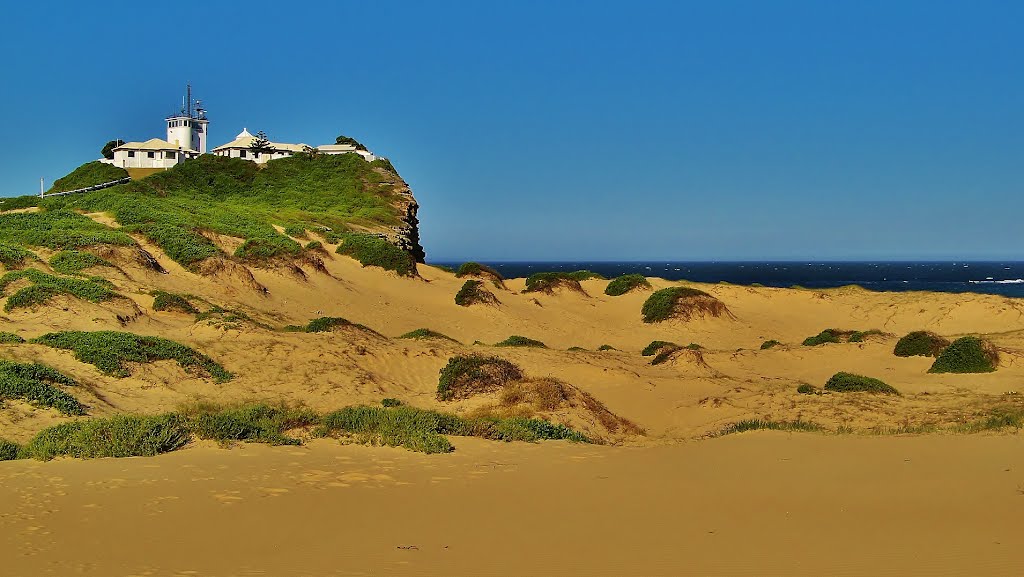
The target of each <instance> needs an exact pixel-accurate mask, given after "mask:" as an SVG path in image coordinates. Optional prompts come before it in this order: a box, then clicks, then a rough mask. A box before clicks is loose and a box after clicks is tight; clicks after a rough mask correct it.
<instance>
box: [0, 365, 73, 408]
mask: <svg viewBox="0 0 1024 577" xmlns="http://www.w3.org/2000/svg"><path fill="white" fill-rule="evenodd" d="M76 384H77V383H75V381H74V379H72V378H71V377H68V376H65V375H64V374H62V373H60V372H58V371H56V370H54V369H51V368H50V367H47V366H44V365H38V364H22V363H14V362H10V361H0V399H18V400H22V401H26V402H28V403H32V404H33V405H36V406H40V407H49V408H53V409H57V410H58V411H60V412H61V414H64V415H70V416H74V415H84V414H85V407H83V406H82V404H81V403H79V402H78V399H76V398H74V397H73V396H71V395H69V394H67V393H65V392H64V391H62V390H61V389H60V388H59V387H58V386H57V385H63V386H66V387H73V386H75V385H76Z"/></svg>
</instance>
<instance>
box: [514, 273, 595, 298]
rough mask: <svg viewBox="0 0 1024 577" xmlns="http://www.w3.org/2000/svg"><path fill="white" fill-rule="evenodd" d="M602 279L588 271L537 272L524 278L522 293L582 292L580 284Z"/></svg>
mask: <svg viewBox="0 0 1024 577" xmlns="http://www.w3.org/2000/svg"><path fill="white" fill-rule="evenodd" d="M603 278H604V277H603V276H601V275H599V274H597V273H596V272H591V271H589V270H577V271H573V272H539V273H536V274H532V275H530V276H528V277H526V290H525V291H524V292H544V293H549V294H550V293H553V292H555V290H556V289H559V288H565V289H569V290H572V291H575V292H584V291H583V287H582V286H581V285H580V282H582V281H585V280H590V279H603Z"/></svg>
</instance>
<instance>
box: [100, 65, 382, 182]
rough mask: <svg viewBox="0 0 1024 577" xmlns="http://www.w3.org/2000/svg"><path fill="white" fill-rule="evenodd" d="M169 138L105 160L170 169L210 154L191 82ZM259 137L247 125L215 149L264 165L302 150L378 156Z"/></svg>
mask: <svg viewBox="0 0 1024 577" xmlns="http://www.w3.org/2000/svg"><path fill="white" fill-rule="evenodd" d="M166 122H167V139H166V140H162V139H160V138H151V139H149V140H147V141H145V142H126V143H124V144H122V145H120V146H118V147H116V148H114V158H113V159H112V160H107V159H103V160H101V162H105V163H107V164H112V165H114V166H117V167H120V168H125V169H128V168H145V169H168V168H171V167H173V166H175V165H177V164H180V163H182V162H185V161H186V160H189V159H192V158H195V157H197V156H199V155H200V154H206V153H207V150H206V146H207V144H206V143H207V135H208V134H209V125H210V121H209V119H207V117H206V109H204V108H203V106H202V101H200V100H192V86H191V85H188V87H187V89H186V96H185V98H184V99H183V100H182V105H181V110H180V111H179V112H178V113H176V114H172V115H171V116H168V117H167V118H166ZM255 142H256V137H255V136H253V135H252V134H250V133H249V131H248V129H245V128H243V129H242V132H241V133H239V134H238V136H236V137H235V139H234V140H232V141H231V142H228V143H226V144H222V145H220V146H218V147H216V148H214V149H213V150H212V151H211V152H212V153H213V154H215V155H217V156H225V157H230V158H241V159H243V160H248V161H250V162H255V163H257V164H263V163H266V162H268V161H270V160H274V159H277V158H286V157H289V156H293V155H295V154H299V153H302V152H316V153H317V154H358V155H360V156H362V157H363V158H364V159H366V161H367V162H371V161H374V160H376V159H377V158H378V157H377V156H376V155H374V154H373V153H372V152H370V151H369V150H366V149H364V148H359V147H357V146H355V145H353V144H324V145H322V146H317V147H312V146H309V145H307V144H304V143H298V144H290V143H285V142H268V143H267V146H266V147H263V148H261V149H257V148H256V147H254V143H255Z"/></svg>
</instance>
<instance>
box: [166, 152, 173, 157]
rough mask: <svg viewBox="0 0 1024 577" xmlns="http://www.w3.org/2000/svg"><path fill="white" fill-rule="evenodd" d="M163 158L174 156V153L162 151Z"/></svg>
mask: <svg viewBox="0 0 1024 577" xmlns="http://www.w3.org/2000/svg"><path fill="white" fill-rule="evenodd" d="M164 158H174V153H173V152H165V153H164Z"/></svg>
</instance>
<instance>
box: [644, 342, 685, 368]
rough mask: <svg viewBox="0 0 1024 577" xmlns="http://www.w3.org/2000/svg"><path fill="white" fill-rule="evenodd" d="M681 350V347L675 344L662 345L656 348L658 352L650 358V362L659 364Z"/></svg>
mask: <svg viewBox="0 0 1024 577" xmlns="http://www.w3.org/2000/svg"><path fill="white" fill-rule="evenodd" d="M681 350H683V347H680V346H675V345H673V346H671V347H662V348H660V349H658V353H657V354H656V355H654V358H653V359H651V364H652V365H660V364H662V363H664V362H667V361H668V360H669V359H671V358H672V355H674V354H675V353H676V352H678V351H681Z"/></svg>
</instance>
